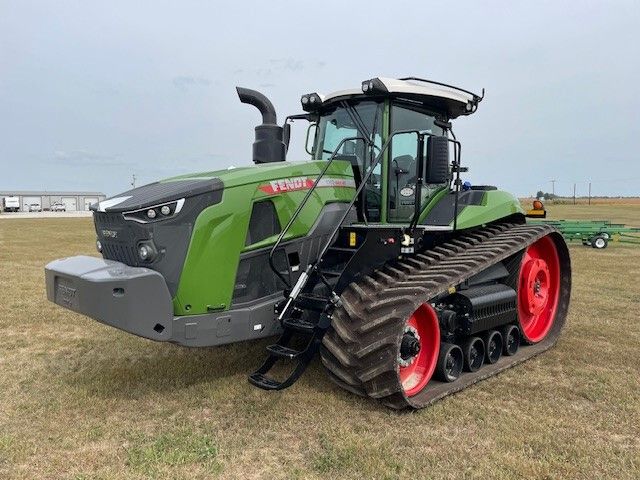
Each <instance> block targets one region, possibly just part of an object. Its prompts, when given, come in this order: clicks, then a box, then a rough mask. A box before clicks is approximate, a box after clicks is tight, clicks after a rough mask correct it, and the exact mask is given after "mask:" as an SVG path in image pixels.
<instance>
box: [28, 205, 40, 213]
mask: <svg viewBox="0 0 640 480" xmlns="http://www.w3.org/2000/svg"><path fill="white" fill-rule="evenodd" d="M29 211H30V212H41V211H42V207H41V206H40V204H38V203H32V204H30V205H29Z"/></svg>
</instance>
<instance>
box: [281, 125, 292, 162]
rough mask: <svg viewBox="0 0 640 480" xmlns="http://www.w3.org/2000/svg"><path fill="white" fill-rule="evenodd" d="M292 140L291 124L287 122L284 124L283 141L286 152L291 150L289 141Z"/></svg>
mask: <svg viewBox="0 0 640 480" xmlns="http://www.w3.org/2000/svg"><path fill="white" fill-rule="evenodd" d="M290 140H291V124H290V123H289V122H285V123H284V125H283V126H282V143H284V151H285V154H286V153H287V151H288V150H289V141H290Z"/></svg>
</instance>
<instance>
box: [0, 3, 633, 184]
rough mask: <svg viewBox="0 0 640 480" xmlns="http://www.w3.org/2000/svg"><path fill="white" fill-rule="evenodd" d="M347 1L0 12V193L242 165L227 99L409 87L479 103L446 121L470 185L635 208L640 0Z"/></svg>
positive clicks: (244, 120)
mask: <svg viewBox="0 0 640 480" xmlns="http://www.w3.org/2000/svg"><path fill="white" fill-rule="evenodd" d="M349 3H351V4H352V6H347V2H346V1H344V0H343V1H329V0H323V1H321V2H305V1H295V2H293V1H291V2H280V1H276V0H271V1H268V2H265V1H260V2H255V3H254V2H247V1H235V2H228V3H227V4H225V5H223V2H219V3H217V2H216V3H214V2H206V1H202V2H192V1H184V0H182V1H179V2H178V1H175V2H160V1H154V2H131V1H126V2H123V1H115V0H110V1H108V2H107V1H103V2H87V1H75V2H63V1H51V2H31V1H25V0H20V1H13V2H11V1H6V0H0V190H3V189H21V190H26V189H34V190H36V189H37V190H40V189H48V190H54V189H55V190H58V189H70V190H72V189H73V190H76V189H79V190H97V191H103V192H105V193H107V194H116V193H118V192H120V191H123V190H126V189H127V188H128V187H129V185H128V184H129V182H130V181H131V175H132V174H134V173H135V174H136V176H137V177H138V184H141V183H147V182H151V181H154V180H157V179H160V178H163V177H167V176H172V175H176V174H182V173H189V172H198V171H206V170H213V169H217V168H224V167H227V166H229V165H236V166H238V165H248V164H250V163H251V143H252V141H253V127H254V125H255V124H256V123H258V120H259V115H258V113H257V111H256V110H255V109H253V108H252V107H249V106H246V105H242V104H241V103H240V102H239V101H238V98H237V96H236V93H235V91H234V88H233V87H234V86H235V85H241V86H245V87H249V88H255V89H258V90H261V91H263V92H264V93H265V94H266V95H267V96H269V97H270V98H271V99H272V101H273V103H274V104H275V105H276V108H277V109H278V113H279V120H283V119H284V117H285V115H286V114H289V113H298V112H299V111H300V108H299V99H300V95H301V94H303V93H308V92H312V91H319V92H330V91H333V90H338V89H342V88H350V87H358V86H359V85H360V82H361V81H362V80H364V79H367V78H371V77H374V76H391V77H399V76H407V75H416V76H421V77H426V78H431V79H435V80H440V81H444V82H448V83H453V84H456V85H459V86H461V87H463V88H467V89H470V90H473V91H480V90H481V89H482V87H484V88H486V92H487V93H486V97H485V100H484V102H483V103H482V104H481V105H480V108H479V109H478V113H477V114H475V115H472V116H470V117H466V118H462V119H459V120H458V121H457V122H455V124H454V126H455V127H454V128H455V129H456V133H457V135H458V138H459V139H460V140H462V142H463V145H464V148H463V163H464V164H466V165H468V166H469V167H470V172H469V174H468V178H469V179H470V180H471V181H472V182H474V183H491V184H495V185H498V186H499V187H501V188H504V189H507V190H510V191H512V192H514V193H516V194H519V195H523V194H532V193H535V192H536V191H537V190H538V189H542V190H545V191H550V190H551V184H550V180H551V179H556V180H557V182H556V193H561V194H569V193H570V192H571V191H572V189H573V183H574V182H577V183H578V194H586V191H587V183H588V182H589V181H590V180H591V181H592V182H593V192H594V194H605V195H606V194H609V195H618V194H619V195H640V161H639V160H640V153H639V152H640V99H639V98H640V2H639V1H630V2H623V1H608V2H586V1H578V0H573V1H567V2H559V1H554V2H542V1H536V2H531V1H529V2H515V1H505V2H455V6H452V3H453V2H442V1H438V2H428V1H419V2H401V1H394V2H388V1H385V2H378V1H375V0H370V1H357V2H349ZM299 128H302V127H299ZM294 141H301V139H300V136H299V135H298V136H295V137H294ZM300 151H301V150H300V149H297V150H294V152H296V153H297V152H300ZM292 156H293V155H292ZM292 156H290V159H291V160H294V159H303V156H302V155H301V154H296V155H295V156H296V157H297V158H291V157H292Z"/></svg>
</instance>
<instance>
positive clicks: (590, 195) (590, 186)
mask: <svg viewBox="0 0 640 480" xmlns="http://www.w3.org/2000/svg"><path fill="white" fill-rule="evenodd" d="M589 205H591V182H589Z"/></svg>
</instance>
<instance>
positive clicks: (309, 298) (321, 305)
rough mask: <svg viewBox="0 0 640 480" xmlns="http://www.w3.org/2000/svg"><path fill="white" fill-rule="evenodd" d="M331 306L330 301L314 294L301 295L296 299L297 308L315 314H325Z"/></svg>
mask: <svg viewBox="0 0 640 480" xmlns="http://www.w3.org/2000/svg"><path fill="white" fill-rule="evenodd" d="M328 304H329V299H328V298H327V297H324V296H322V295H315V294H313V293H300V294H299V295H298V297H297V298H296V307H298V308H301V309H306V310H312V311H314V312H323V311H324V309H325V308H326V306H327V305H328Z"/></svg>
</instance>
